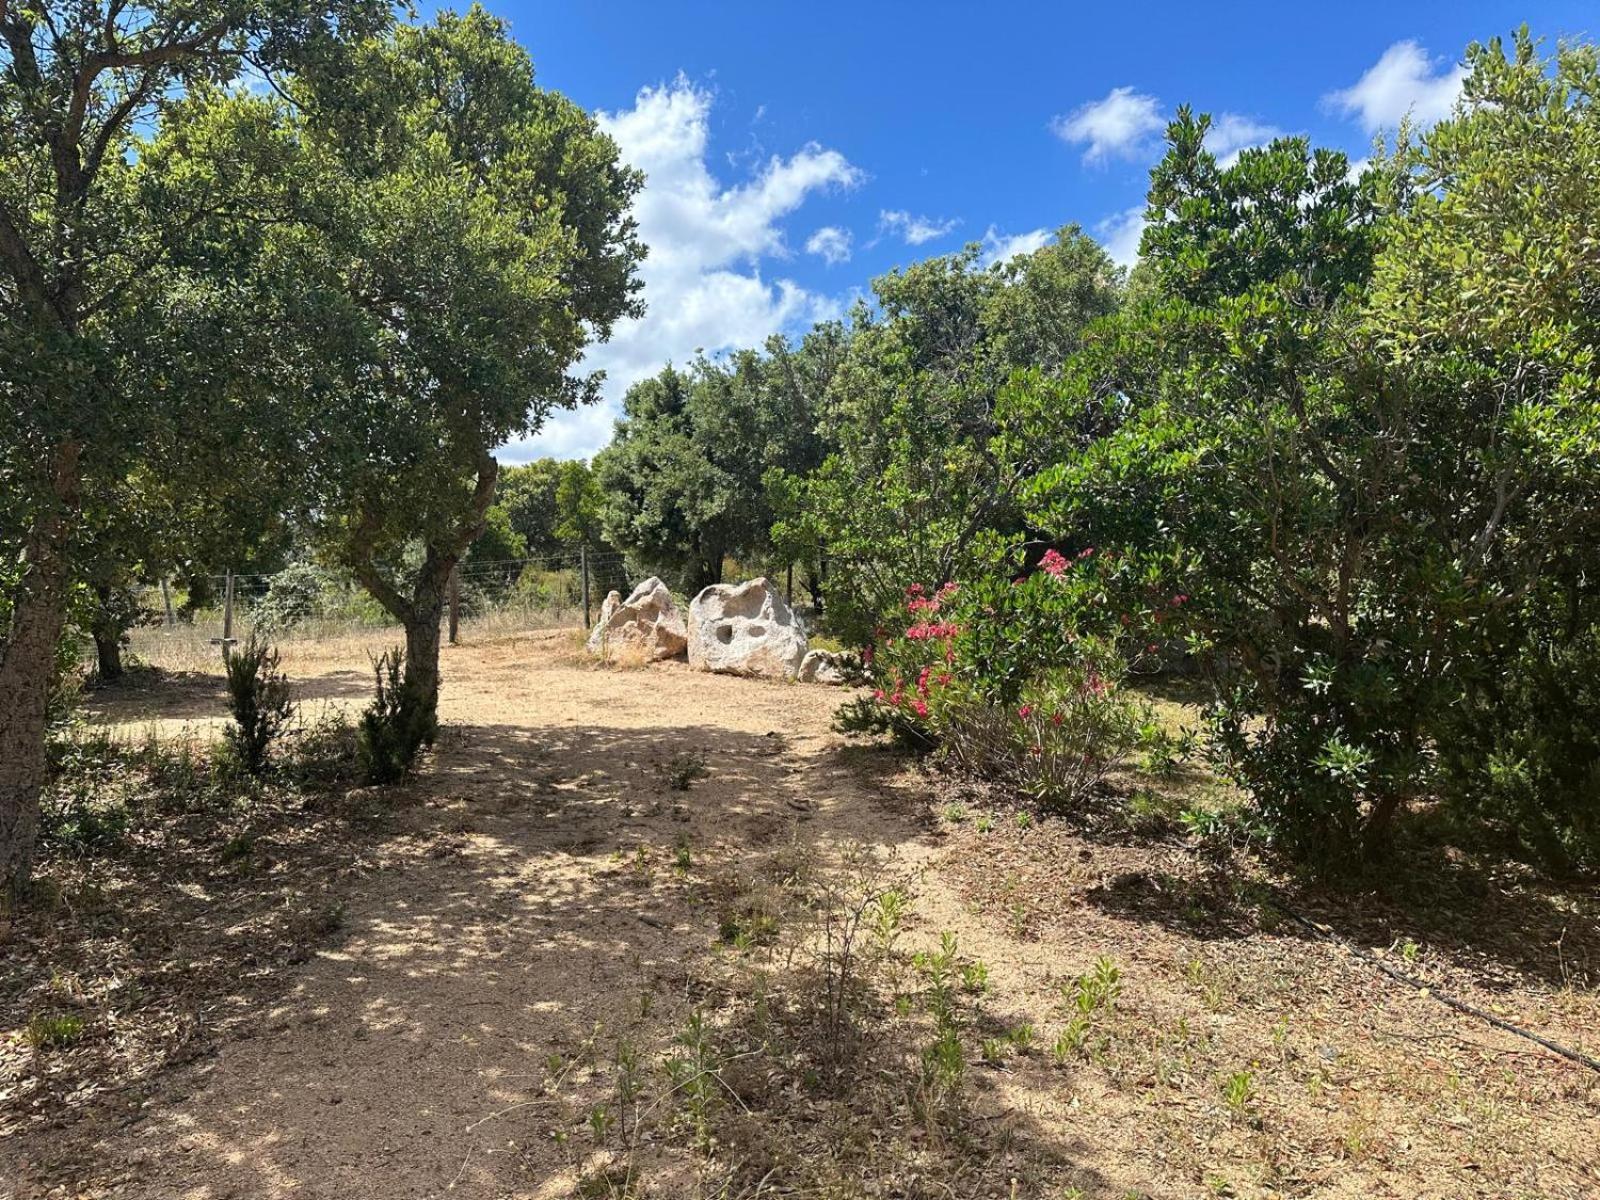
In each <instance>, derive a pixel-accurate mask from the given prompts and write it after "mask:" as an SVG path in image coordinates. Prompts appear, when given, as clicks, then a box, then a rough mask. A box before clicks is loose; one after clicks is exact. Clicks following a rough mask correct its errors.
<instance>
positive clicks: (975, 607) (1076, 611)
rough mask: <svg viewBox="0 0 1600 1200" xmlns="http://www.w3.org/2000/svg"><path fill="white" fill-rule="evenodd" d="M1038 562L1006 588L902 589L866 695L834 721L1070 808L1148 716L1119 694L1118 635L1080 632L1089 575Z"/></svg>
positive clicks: (873, 656)
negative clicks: (899, 611)
mask: <svg viewBox="0 0 1600 1200" xmlns="http://www.w3.org/2000/svg"><path fill="white" fill-rule="evenodd" d="M1087 557H1088V555H1087V554H1085V555H1084V556H1082V558H1080V560H1079V561H1080V562H1081V561H1082V560H1083V559H1084V558H1087ZM1040 566H1041V569H1040V570H1039V571H1037V572H1034V573H1032V574H1030V575H1028V576H1024V577H1018V578H1015V579H1013V580H1011V582H1010V583H1009V584H1007V583H1003V582H1001V583H996V582H991V581H979V582H977V583H974V584H970V585H966V586H963V587H958V586H956V585H955V584H949V583H947V584H945V585H944V586H943V587H940V588H939V589H937V590H936V591H931V592H930V591H929V590H928V589H926V588H924V587H922V586H921V585H916V584H913V585H912V586H911V587H909V588H908V589H907V590H906V594H905V604H904V620H905V625H904V627H903V628H902V629H897V630H896V631H895V632H894V633H892V634H890V633H888V632H887V631H884V633H883V636H882V637H881V638H880V640H879V643H878V645H877V646H876V647H874V648H873V650H872V651H870V652H868V653H866V654H865V655H864V658H865V661H866V662H867V664H868V668H869V670H870V672H871V674H872V679H873V683H874V684H875V691H874V692H873V695H872V698H871V699H870V700H857V701H853V702H851V703H849V704H847V705H846V706H845V707H844V708H842V709H841V710H840V713H839V716H838V721H837V723H838V726H839V727H840V728H841V729H844V730H847V731H871V732H889V733H892V734H894V735H895V736H897V737H898V738H899V739H900V740H902V741H903V742H905V743H907V744H910V745H913V746H919V747H922V748H926V749H930V750H936V751H937V753H938V754H939V756H940V757H941V758H942V759H943V760H944V761H945V762H947V763H949V764H950V765H952V766H954V767H955V768H957V769H958V770H961V771H963V772H966V773H968V774H971V775H974V776H976V777H980V778H986V779H998V780H1004V781H1007V782H1010V783H1012V784H1013V785H1014V786H1016V787H1017V788H1019V790H1021V791H1022V792H1023V793H1025V794H1026V795H1028V796H1030V797H1031V798H1032V799H1034V800H1035V801H1037V802H1039V803H1040V804H1043V805H1047V806H1056V807H1071V806H1074V805H1077V804H1080V803H1081V802H1082V801H1083V800H1084V799H1085V798H1086V797H1087V796H1089V795H1090V794H1091V793H1092V792H1093V790H1094V789H1095V788H1096V787H1097V786H1098V785H1099V783H1100V782H1101V781H1102V780H1103V779H1104V778H1105V775H1106V773H1107V772H1108V771H1109V770H1111V768H1112V767H1114V766H1115V765H1116V764H1117V763H1118V762H1120V761H1121V760H1122V759H1123V758H1124V757H1125V756H1126V755H1127V754H1128V753H1129V752H1130V751H1131V750H1132V749H1133V748H1134V747H1135V746H1136V745H1137V744H1138V742H1139V736H1140V729H1141V726H1142V725H1144V724H1146V723H1147V722H1149V721H1150V719H1151V718H1150V715H1149V713H1148V710H1147V709H1146V707H1145V706H1143V705H1141V704H1139V703H1138V702H1136V701H1134V700H1132V699H1131V698H1129V697H1128V696H1127V695H1126V694H1125V693H1124V692H1123V690H1122V683H1123V680H1124V678H1125V676H1126V672H1127V667H1126V662H1127V656H1126V654H1125V653H1124V652H1123V650H1122V648H1121V646H1120V645H1119V641H1118V639H1117V638H1116V637H1114V636H1110V635H1106V634H1088V633H1083V632H1080V628H1081V625H1082V624H1083V622H1082V620H1081V617H1082V614H1083V613H1084V612H1085V609H1086V606H1087V605H1089V604H1091V603H1092V601H1093V598H1094V595H1095V592H1096V590H1097V588H1098V583H1097V580H1096V578H1095V577H1094V573H1093V572H1092V571H1090V570H1087V569H1084V570H1079V571H1073V570H1072V568H1071V565H1070V564H1069V562H1068V560H1067V559H1066V558H1065V557H1064V556H1062V555H1061V554H1059V553H1058V552H1055V551H1051V552H1050V553H1049V554H1047V555H1046V556H1045V559H1044V560H1043V562H1042V563H1041V564H1040Z"/></svg>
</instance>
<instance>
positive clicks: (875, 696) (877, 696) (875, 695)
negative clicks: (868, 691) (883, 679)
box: [872, 688, 883, 700]
mask: <svg viewBox="0 0 1600 1200" xmlns="http://www.w3.org/2000/svg"><path fill="white" fill-rule="evenodd" d="M872 698H873V699H874V700H882V699H883V689H882V688H879V689H878V690H877V691H875V692H873V693H872Z"/></svg>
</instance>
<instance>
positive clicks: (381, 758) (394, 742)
mask: <svg viewBox="0 0 1600 1200" xmlns="http://www.w3.org/2000/svg"><path fill="white" fill-rule="evenodd" d="M405 664H406V652H405V651H404V650H403V649H401V648H400V647H398V646H397V647H395V648H394V649H393V650H386V651H384V652H383V653H382V654H381V655H379V656H378V657H377V658H375V659H373V661H372V676H373V684H374V690H375V693H376V694H375V695H374V696H373V700H372V703H371V704H370V705H368V706H367V709H366V711H365V712H363V713H362V714H361V724H360V726H359V728H358V730H357V740H356V757H357V761H358V763H359V765H360V768H361V775H362V778H364V779H365V780H366V781H367V782H368V783H398V782H399V781H400V780H402V779H404V778H405V777H406V775H407V774H408V773H409V772H410V770H411V768H412V766H413V765H414V764H415V763H416V761H417V755H418V754H420V753H421V751H422V747H423V746H424V745H427V744H428V743H430V742H432V741H433V734H434V730H435V724H436V723H435V720H434V719H433V715H432V713H431V712H430V711H429V710H428V709H427V707H426V706H425V705H424V704H422V703H420V702H419V701H418V699H417V698H416V697H414V696H412V695H411V693H410V692H409V691H408V690H407V688H406V686H405Z"/></svg>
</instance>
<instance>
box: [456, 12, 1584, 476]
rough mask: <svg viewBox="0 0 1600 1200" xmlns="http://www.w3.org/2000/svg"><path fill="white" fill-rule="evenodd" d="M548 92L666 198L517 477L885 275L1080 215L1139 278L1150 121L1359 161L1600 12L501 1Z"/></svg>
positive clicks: (645, 218)
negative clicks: (1483, 50) (1478, 64)
mask: <svg viewBox="0 0 1600 1200" xmlns="http://www.w3.org/2000/svg"><path fill="white" fill-rule="evenodd" d="M486 3H487V5H488V7H489V8H490V9H491V10H492V11H494V12H496V13H497V14H499V15H500V16H502V17H505V18H506V19H507V20H509V21H510V23H511V28H512V33H513V35H514V36H515V37H516V38H517V40H518V41H520V42H521V43H522V44H523V45H524V46H526V47H527V48H528V49H529V51H530V52H531V53H532V55H533V58H534V62H535V65H536V67H537V69H538V72H539V78H540V82H541V83H542V84H543V85H544V86H546V87H551V88H556V89H559V90H560V91H562V92H565V93H566V94H567V95H569V96H570V97H572V98H573V99H574V100H576V101H577V102H578V103H580V104H582V105H583V106H584V107H586V108H588V109H590V110H592V111H595V112H596V113H598V114H599V115H600V118H601V121H602V123H603V124H604V126H605V127H606V128H607V129H608V131H609V132H611V134H612V135H613V136H614V137H615V138H616V139H617V141H618V142H619V144H620V145H621V147H622V150H623V154H624V157H625V158H628V159H629V160H631V161H633V162H634V163H635V164H636V165H638V166H640V167H641V168H643V169H644V170H645V171H646V172H647V174H648V176H649V182H648V183H647V185H646V190H645V193H644V195H643V196H642V198H641V201H640V204H639V207H638V215H639V218H640V221H641V224H642V227H643V232H644V236H645V239H646V241H648V242H649V243H650V246H651V255H650V258H649V260H648V261H647V262H646V264H645V266H644V268H643V271H642V274H643V276H644V279H645V285H646V286H645V300H646V303H647V304H648V305H649V313H648V315H647V316H646V317H645V318H644V319H643V320H642V321H640V322H637V323H629V324H627V325H625V326H624V327H622V328H620V329H619V330H618V331H617V334H616V336H615V337H614V338H613V340H612V342H611V343H610V344H608V345H605V346H601V347H597V348H596V349H595V350H593V351H592V352H591V354H590V356H589V359H588V362H589V364H590V365H591V366H598V367H602V368H604V369H605V370H606V372H607V377H608V381H607V385H606V389H605V391H606V399H605V401H604V403H603V404H601V405H597V406H595V407H594V408H591V409H586V410H583V411H581V412H577V413H567V414H559V415H558V416H557V417H555V418H553V419H552V420H551V421H550V422H549V423H548V424H547V426H546V427H545V429H544V430H543V431H542V432H541V433H540V434H539V435H538V436H537V437H535V438H534V439H532V440H530V441H527V442H523V443H518V444H515V445H512V446H509V447H507V448H506V449H505V451H504V452H503V457H504V458H506V459H508V460H512V461H520V460H523V459H526V458H529V457H535V456H538V455H540V454H554V455H557V456H559V457H587V456H589V455H591V454H593V453H594V451H596V450H597V449H599V448H600V447H601V446H603V445H604V444H605V443H606V441H607V440H609V438H610V432H611V424H612V421H613V420H614V419H615V416H616V412H617V406H618V404H619V402H620V399H621V396H622V393H623V391H624V390H625V389H626V387H627V386H628V384H630V383H632V382H633V381H635V380H636V379H639V378H642V377H644V376H646V375H648V374H651V373H653V372H654V371H655V370H657V369H659V367H660V366H661V365H662V364H663V363H665V362H666V361H668V360H669V359H670V360H673V361H676V362H678V363H683V362H685V361H687V360H688V359H689V358H691V357H693V355H694V353H695V352H696V350H699V349H704V350H705V351H706V352H708V353H713V354H714V353H718V352H721V351H725V350H728V349H732V348H736V347H739V346H746V345H754V344H757V343H759V342H760V341H761V340H762V339H763V338H764V337H765V336H766V335H767V334H769V333H772V332H786V333H791V334H793V333H799V332H801V331H803V330H804V329H805V328H807V327H808V326H809V325H810V324H811V323H812V322H813V321H814V320H816V319H818V318H822V317H828V316H833V315H838V314H840V313H842V312H843V310H844V309H845V308H846V307H847V306H848V305H849V303H850V302H851V300H852V299H853V298H854V297H855V296H857V295H859V294H860V293H861V292H863V291H864V290H865V289H866V287H867V284H868V282H869V281H870V280H871V279H872V277H873V276H875V275H877V274H880V273H882V272H884V271H887V270H889V269H890V268H892V267H894V266H896V265H898V264H904V263H907V262H912V261H915V260H917V259H920V258H926V257H928V256H930V255H934V254H943V253H949V252H951V251H953V250H957V249H959V248H960V247H961V246H962V245H963V244H964V243H966V242H979V243H982V244H983V245H984V247H985V253H986V254H988V255H991V256H1004V255H1007V254H1009V253H1012V252H1015V251H1017V250H1024V249H1031V248H1033V247H1035V246H1037V245H1039V244H1041V242H1042V240H1043V239H1044V238H1046V237H1047V236H1048V234H1049V233H1050V232H1051V231H1053V230H1054V229H1055V228H1056V227H1058V226H1060V225H1062V224H1066V223H1068V222H1077V223H1078V224H1080V225H1082V226H1083V227H1084V228H1085V229H1087V230H1088V231H1090V232H1091V233H1093V234H1094V235H1095V236H1097V237H1099V238H1101V240H1102V241H1104V242H1105V243H1106V245H1107V246H1108V248H1109V249H1111V250H1112V252H1113V254H1114V255H1115V256H1116V257H1118V258H1119V259H1120V260H1122V261H1131V256H1132V255H1133V254H1134V253H1135V250H1136V247H1137V241H1138V229H1139V213H1140V211H1141V210H1142V206H1143V205H1142V202H1143V196H1144V188H1145V178H1146V173H1147V172H1148V170H1149V168H1150V165H1151V164H1152V162H1154V161H1155V160H1156V159H1157V158H1158V157H1159V155H1160V133H1161V127H1162V125H1163V123H1164V122H1165V120H1166V118H1167V117H1168V116H1169V115H1170V114H1171V112H1172V110H1173V109H1174V108H1175V107H1176V106H1177V105H1178V104H1180V103H1188V104H1191V105H1193V106H1194V107H1195V108H1196V109H1197V110H1200V111H1205V112H1210V113H1212V114H1213V115H1214V116H1215V117H1216V118H1217V121H1218V124H1217V129H1216V132H1215V134H1214V139H1213V140H1214V143H1215V144H1214V147H1213V148H1214V149H1215V150H1216V151H1217V152H1218V153H1219V154H1227V153H1232V152H1236V151H1237V150H1239V149H1241V148H1243V147H1246V146H1249V145H1254V144H1260V143H1261V142H1265V141H1268V140H1270V139H1271V137H1272V136H1274V135H1275V134H1276V133H1278V132H1286V133H1304V134H1307V135H1309V136H1310V137H1311V138H1312V139H1313V141H1314V142H1315V143H1316V144H1319V145H1328V146H1334V147H1337V148H1340V149H1343V150H1345V151H1347V152H1349V153H1350V154H1351V156H1352V157H1353V158H1361V157H1363V156H1365V155H1366V154H1367V153H1368V152H1369V150H1370V147H1371V145H1372V139H1373V136H1374V135H1375V134H1376V133H1377V132H1379V131H1381V130H1383V129H1386V128H1392V127H1393V126H1394V125H1395V124H1396V123H1397V122H1398V121H1399V119H1400V117H1401V116H1402V115H1403V114H1405V113H1406V112H1408V111H1409V112H1411V113H1412V114H1413V115H1414V119H1417V120H1420V121H1429V120H1433V119H1437V117H1438V116H1440V115H1442V114H1443V113H1444V112H1446V111H1448V108H1449V105H1450V103H1451V101H1452V100H1453V98H1454V95H1455V92H1456V89H1457V86H1458V83H1459V74H1460V73H1459V70H1458V63H1459V61H1460V58H1461V55H1462V52H1463V51H1464V49H1465V47H1466V46H1467V44H1468V43H1469V42H1470V41H1472V40H1473V39H1475V38H1487V37H1490V36H1494V35H1497V34H1499V35H1509V33H1510V32H1511V31H1512V30H1513V29H1514V28H1515V27H1516V26H1517V25H1518V24H1520V23H1521V22H1523V21H1526V22H1527V23H1528V24H1529V25H1530V26H1531V27H1532V29H1533V30H1534V32H1535V33H1536V34H1538V35H1541V36H1545V37H1549V38H1554V37H1556V36H1558V35H1563V34H1566V35H1573V34H1586V33H1593V32H1595V25H1596V24H1597V23H1600V22H1597V16H1600V13H1597V9H1596V8H1595V6H1594V5H1593V4H1592V3H1584V4H1579V3H1556V2H1552V3H1535V4H1523V5H1520V6H1518V5H1510V4H1493V3H1471V2H1457V3H1449V2H1445V0H1439V2H1435V3H1404V2H1401V0H1391V2H1390V3H1383V4H1378V3H1338V4H1314V3H1260V4H1257V3H1251V4H1201V3H1193V2H1191V3H1184V4H1178V3H1149V2H1147V3H1143V4H1104V3H1102V4H1095V5H1070V4H1059V3H1058V4H1008V3H990V4H984V5H976V4H943V3H926V2H925V3H919V4H901V3H895V4H886V3H856V4H852V5H833V4H821V3H813V4H804V5H801V4H778V3H770V2H769V3H755V2H750V0H746V2H744V3H723V4H697V3H682V2H672V0H657V2H656V3H634V2H628V3H617V2H615V0H608V2H606V3H599V2H596V0H563V2H560V3H556V2H549V0H546V2H539V3H535V2H532V0H486Z"/></svg>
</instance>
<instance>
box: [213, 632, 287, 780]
mask: <svg viewBox="0 0 1600 1200" xmlns="http://www.w3.org/2000/svg"><path fill="white" fill-rule="evenodd" d="M279 662H280V659H279V655H278V651H277V650H276V649H275V648H274V647H273V646H272V644H271V643H270V642H268V641H267V640H266V639H264V638H262V637H260V636H259V635H258V634H257V633H255V632H254V631H252V632H251V634H250V638H249V640H248V641H246V642H245V644H244V646H243V648H242V649H240V650H238V651H236V652H234V653H232V654H229V655H228V657H227V681H228V711H229V712H231V713H232V714H233V726H232V727H231V728H230V729H229V730H228V731H227V733H226V735H225V737H226V739H227V744H228V747H229V748H230V749H231V750H232V752H233V754H234V756H235V758H236V759H237V760H238V762H239V765H240V766H242V767H243V768H244V769H245V770H246V771H248V772H249V773H250V774H251V775H259V774H261V772H262V771H263V770H265V769H266V765H267V755H268V752H269V751H270V750H271V748H272V744H273V743H274V742H275V741H277V740H278V738H279V736H280V735H281V734H282V733H283V730H284V728H285V726H287V725H288V723H289V720H290V718H291V717H292V716H293V715H294V703H293V701H291V700H290V698H289V680H288V678H287V677H286V676H285V675H284V674H283V673H282V672H281V671H280V670H278V666H279Z"/></svg>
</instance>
